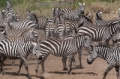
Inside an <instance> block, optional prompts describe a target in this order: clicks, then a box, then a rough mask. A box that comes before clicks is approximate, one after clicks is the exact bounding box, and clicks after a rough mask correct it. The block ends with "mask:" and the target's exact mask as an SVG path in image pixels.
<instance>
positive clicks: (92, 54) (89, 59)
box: [87, 45, 98, 64]
mask: <svg viewBox="0 0 120 79" xmlns="http://www.w3.org/2000/svg"><path fill="white" fill-rule="evenodd" d="M89 52H90V54H89V55H88V57H87V63H88V64H92V62H93V61H94V60H95V59H96V58H97V57H98V54H97V52H96V51H95V50H94V47H93V46H92V45H91V46H90V47H89Z"/></svg>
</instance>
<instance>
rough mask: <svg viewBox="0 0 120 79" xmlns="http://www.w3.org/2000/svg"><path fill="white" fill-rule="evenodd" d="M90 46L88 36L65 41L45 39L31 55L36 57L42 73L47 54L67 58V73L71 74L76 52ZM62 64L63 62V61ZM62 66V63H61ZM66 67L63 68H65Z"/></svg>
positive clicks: (79, 36)
mask: <svg viewBox="0 0 120 79" xmlns="http://www.w3.org/2000/svg"><path fill="white" fill-rule="evenodd" d="M89 45H91V40H90V38H89V36H87V35H86V36H83V35H78V36H74V38H70V39H66V40H58V39H54V38H47V39H45V40H42V41H41V42H40V44H39V45H38V46H36V47H35V48H34V49H33V53H34V54H35V55H36V56H37V58H38V59H39V60H40V63H41V64H42V71H44V62H45V60H46V58H47V57H48V55H49V54H53V55H55V56H58V57H65V56H68V58H69V61H70V62H69V67H68V73H70V72H71V65H72V58H73V56H74V54H75V53H76V52H78V51H79V50H80V51H81V47H82V46H84V47H88V46H89ZM80 51H79V56H80V57H79V61H80V63H81V52H80ZM63 62H64V60H63ZM63 64H64V63H63ZM38 67H39V64H38V65H37V69H36V73H37V72H38ZM65 67H66V66H64V68H65Z"/></svg>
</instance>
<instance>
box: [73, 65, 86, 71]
mask: <svg viewBox="0 0 120 79" xmlns="http://www.w3.org/2000/svg"><path fill="white" fill-rule="evenodd" d="M72 69H73V70H75V69H84V67H82V68H80V65H76V66H75V67H72Z"/></svg>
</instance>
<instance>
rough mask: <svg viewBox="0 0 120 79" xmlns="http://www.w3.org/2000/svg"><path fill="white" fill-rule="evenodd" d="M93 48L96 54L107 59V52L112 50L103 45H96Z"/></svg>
mask: <svg viewBox="0 0 120 79" xmlns="http://www.w3.org/2000/svg"><path fill="white" fill-rule="evenodd" d="M95 49H96V51H97V53H98V56H99V57H100V58H102V59H105V60H107V56H108V55H109V53H111V52H110V51H112V50H111V49H110V48H108V47H105V46H98V47H96V48H95Z"/></svg>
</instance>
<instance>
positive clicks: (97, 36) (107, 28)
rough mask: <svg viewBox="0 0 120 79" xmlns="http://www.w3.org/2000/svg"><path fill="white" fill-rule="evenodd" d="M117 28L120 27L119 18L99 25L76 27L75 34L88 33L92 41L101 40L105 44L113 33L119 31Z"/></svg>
mask: <svg viewBox="0 0 120 79" xmlns="http://www.w3.org/2000/svg"><path fill="white" fill-rule="evenodd" d="M119 29H120V26H119V20H118V21H115V22H111V23H110V24H108V25H104V26H101V27H96V26H92V27H89V26H86V27H84V26H82V27H80V28H79V29H78V33H77V34H84V33H85V34H88V35H90V36H91V38H92V40H93V41H94V42H98V41H102V42H104V43H106V44H105V45H108V43H109V40H110V38H112V36H113V35H115V34H117V33H118V32H119Z"/></svg>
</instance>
